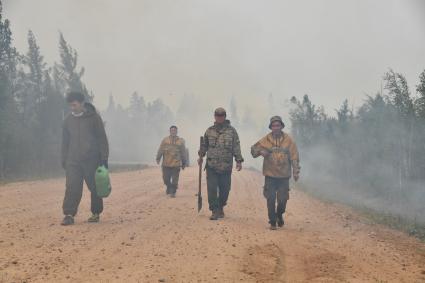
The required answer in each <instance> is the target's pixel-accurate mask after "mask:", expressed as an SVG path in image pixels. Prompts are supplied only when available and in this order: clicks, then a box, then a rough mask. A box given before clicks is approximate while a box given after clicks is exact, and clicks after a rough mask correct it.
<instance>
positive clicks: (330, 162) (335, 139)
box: [290, 69, 425, 223]
mask: <svg viewBox="0 0 425 283" xmlns="http://www.w3.org/2000/svg"><path fill="white" fill-rule="evenodd" d="M291 103H292V106H293V108H292V110H291V112H290V119H291V122H292V132H293V135H294V136H295V139H296V141H297V142H298V144H299V146H300V148H301V153H302V159H304V162H303V161H302V162H301V163H302V164H304V166H305V167H306V168H305V170H302V172H304V174H305V175H304V177H306V179H307V182H314V183H315V184H316V185H315V189H314V190H317V191H319V192H321V193H324V194H327V195H328V196H330V195H332V196H333V197H335V198H348V197H349V198H350V201H352V200H354V199H355V198H356V197H358V200H359V202H360V203H358V204H360V205H366V206H368V204H370V206H379V204H377V201H376V200H382V201H383V202H382V203H385V205H384V204H382V209H384V210H388V211H389V212H390V211H392V212H396V213H397V214H399V215H400V214H405V212H409V213H411V214H412V215H406V216H409V217H419V216H421V215H422V216H423V215H425V213H424V212H425V210H424V208H423V203H424V201H425V194H424V184H425V154H424V153H425V70H424V71H423V72H422V73H421V74H420V75H419V82H418V84H417V85H416V88H415V90H414V93H412V91H411V90H410V89H409V86H408V83H407V80H406V78H405V76H403V75H402V74H400V73H397V72H394V71H393V70H391V69H390V70H389V71H388V72H387V73H385V75H384V76H383V89H382V90H381V91H380V92H379V93H377V94H376V95H374V96H367V97H366V98H365V100H364V102H363V103H362V105H360V107H358V109H357V110H354V109H353V108H352V107H350V105H349V103H348V101H347V100H345V101H344V102H343V104H342V105H341V107H340V108H339V109H336V110H335V113H334V115H329V114H327V113H326V112H325V109H324V108H323V107H322V106H317V105H315V104H314V103H313V102H312V101H311V100H310V98H309V97H308V95H305V96H304V97H303V98H302V99H297V98H296V97H293V98H292V99H291ZM360 196H361V197H360ZM422 216H421V218H422V219H421V220H422V221H424V219H423V217H422ZM424 223H425V222H424Z"/></svg>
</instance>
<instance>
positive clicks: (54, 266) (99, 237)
mask: <svg viewBox="0 0 425 283" xmlns="http://www.w3.org/2000/svg"><path fill="white" fill-rule="evenodd" d="M196 175H197V174H196V169H195V168H189V169H188V170H186V171H184V172H183V174H182V178H181V186H180V187H181V188H180V190H179V192H178V197H177V198H176V199H169V198H167V197H166V196H165V193H164V189H163V186H162V184H161V178H160V170H159V169H158V168H152V169H147V170H143V171H137V172H127V173H117V174H113V189H114V191H113V193H112V195H111V196H110V198H108V199H107V200H106V203H105V207H106V209H105V213H104V214H103V215H102V221H101V223H98V224H89V223H86V222H85V220H86V218H87V217H88V216H89V208H88V207H89V206H88V204H89V203H88V200H89V197H88V194H87V190H86V191H85V195H84V197H83V202H82V204H81V206H80V212H79V214H78V215H77V217H76V225H74V226H70V227H62V226H60V225H59V222H60V221H61V218H62V215H61V201H62V197H63V191H64V189H63V183H64V180H62V179H57V180H48V181H37V182H24V183H13V184H8V185H4V186H1V187H0V282H25V281H26V282H124V281H126V282H425V244H423V243H420V242H419V241H418V240H416V239H414V238H411V237H408V236H406V235H404V234H402V233H400V232H396V231H393V230H390V229H387V228H384V227H381V226H377V225H369V224H366V221H365V220H364V219H362V218H361V217H359V216H357V215H356V213H354V212H352V211H351V210H350V209H348V208H345V207H343V206H338V205H332V204H325V203H323V202H320V201H318V200H315V199H313V198H311V197H309V196H307V195H305V194H304V193H301V192H299V191H294V190H292V191H291V200H290V202H289V205H288V213H287V217H286V220H287V224H286V226H285V228H283V229H280V230H278V231H269V230H268V229H267V228H268V224H267V221H266V207H265V200H264V199H263V197H262V194H261V186H262V182H263V179H262V176H260V175H259V174H258V173H256V172H252V171H242V172H239V173H235V174H234V177H233V178H234V179H233V186H232V191H231V194H230V200H229V205H228V207H227V209H226V214H227V215H226V216H227V217H226V219H224V220H221V221H215V222H214V221H209V220H208V216H209V212H208V211H207V203H206V197H205V199H204V209H203V211H202V212H201V213H200V214H199V215H198V214H197V213H196V197H195V193H196V184H197V182H196ZM204 185H205V183H204Z"/></svg>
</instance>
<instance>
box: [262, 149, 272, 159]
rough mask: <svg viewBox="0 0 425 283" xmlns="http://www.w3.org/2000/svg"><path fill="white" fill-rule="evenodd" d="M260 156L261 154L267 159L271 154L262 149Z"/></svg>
mask: <svg viewBox="0 0 425 283" xmlns="http://www.w3.org/2000/svg"><path fill="white" fill-rule="evenodd" d="M260 154H261V156H262V157H267V156H269V154H270V153H269V152H268V151H267V150H264V149H262V150H261V151H260Z"/></svg>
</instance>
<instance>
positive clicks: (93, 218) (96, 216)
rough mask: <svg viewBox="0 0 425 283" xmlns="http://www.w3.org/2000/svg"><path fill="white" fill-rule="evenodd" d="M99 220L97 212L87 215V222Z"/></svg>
mask: <svg viewBox="0 0 425 283" xmlns="http://www.w3.org/2000/svg"><path fill="white" fill-rule="evenodd" d="M99 220H100V216H99V214H97V213H93V214H92V216H90V217H89V219H88V220H87V222H90V223H96V222H99Z"/></svg>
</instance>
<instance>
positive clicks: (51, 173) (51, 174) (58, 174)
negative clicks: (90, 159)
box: [0, 163, 150, 186]
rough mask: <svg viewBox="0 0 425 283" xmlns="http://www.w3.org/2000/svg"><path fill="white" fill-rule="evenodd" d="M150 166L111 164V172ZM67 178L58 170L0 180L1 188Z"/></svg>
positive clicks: (61, 170)
mask: <svg viewBox="0 0 425 283" xmlns="http://www.w3.org/2000/svg"><path fill="white" fill-rule="evenodd" d="M149 167H150V166H149V165H147V164H142V163H111V164H109V172H111V173H119V172H128V171H138V170H143V169H146V168H149ZM63 177H65V171H64V170H63V169H62V168H57V169H56V170H52V171H49V172H46V173H44V174H34V175H31V174H26V175H21V176H10V177H7V178H5V179H0V186H1V185H5V184H7V183H16V182H31V181H40V180H49V179H56V178H63Z"/></svg>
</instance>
